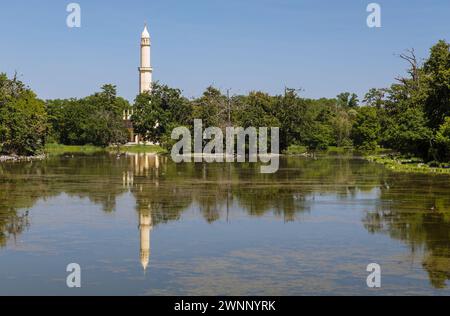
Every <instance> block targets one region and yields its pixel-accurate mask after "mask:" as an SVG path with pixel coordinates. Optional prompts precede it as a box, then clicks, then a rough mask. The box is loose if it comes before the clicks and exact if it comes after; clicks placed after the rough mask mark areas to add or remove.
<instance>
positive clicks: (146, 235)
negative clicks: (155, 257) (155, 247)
mask: <svg viewBox="0 0 450 316" xmlns="http://www.w3.org/2000/svg"><path fill="white" fill-rule="evenodd" d="M152 225H153V224H152V215H151V212H150V211H147V212H145V211H141V212H140V214H139V232H140V237H141V247H140V259H141V265H142V268H143V269H144V271H146V270H147V267H148V263H149V261H150V231H151V230H152Z"/></svg>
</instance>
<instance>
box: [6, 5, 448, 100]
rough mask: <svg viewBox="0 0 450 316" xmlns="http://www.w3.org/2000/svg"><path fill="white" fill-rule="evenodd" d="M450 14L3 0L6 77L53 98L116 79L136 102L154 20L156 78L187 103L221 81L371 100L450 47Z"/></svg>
mask: <svg viewBox="0 0 450 316" xmlns="http://www.w3.org/2000/svg"><path fill="white" fill-rule="evenodd" d="M70 2H78V3H79V4H80V5H81V10H82V27H81V28H73V29H70V28H68V27H67V26H66V17H67V15H68V13H67V12H66V6H67V4H69V3H70ZM370 2H377V3H379V4H380V5H381V8H382V28H379V29H375V28H372V29H370V28H368V27H367V25H366V18H367V15H368V14H369V13H367V12H366V6H367V5H368V4H369V3H370ZM449 16H450V1H447V0H427V1H425V0H422V1H418V0H383V1H381V0H378V1H370V0H367V1H363V0H340V1H335V0H221V1H218V0H190V1H186V0H164V1H162V0H159V1H155V0H128V1H117V0H109V1H107V0H78V1H76V0H75V1H73V0H72V1H65V0H14V1H6V0H2V1H1V4H0V38H1V43H2V44H1V46H0V71H1V72H7V73H8V74H9V75H11V74H12V73H14V71H17V72H18V73H19V75H20V76H21V79H22V80H23V81H25V82H26V83H27V84H28V85H30V86H31V88H33V89H34V90H35V91H36V92H37V93H38V95H39V97H41V98H44V99H46V98H68V97H83V96H86V95H89V94H91V93H93V92H94V91H97V90H99V87H100V86H101V85H102V84H104V83H113V84H116V85H117V87H118V92H119V94H120V95H122V96H124V97H126V98H127V99H129V100H133V99H134V97H135V96H136V92H137V90H138V72H137V67H138V64H139V37H140V33H141V31H142V29H143V24H144V21H147V22H148V23H149V30H150V33H151V36H152V64H153V67H154V78H155V79H156V80H159V81H161V82H163V83H167V84H169V85H170V86H173V87H177V88H180V89H182V90H183V93H184V95H185V96H187V97H194V96H199V95H200V94H201V93H202V91H203V90H204V89H205V88H206V87H207V86H208V85H210V84H214V85H215V86H217V87H219V88H222V89H227V88H230V89H231V91H232V93H246V92H248V91H249V90H263V91H266V92H269V93H272V94H277V93H281V92H282V91H283V89H284V87H285V86H287V87H292V88H302V89H304V92H303V95H304V96H307V97H314V98H319V97H334V96H335V95H336V94H338V93H339V92H342V91H351V92H356V93H357V94H358V95H360V96H363V94H364V93H365V92H366V91H367V90H368V89H369V88H371V87H384V86H388V85H389V84H390V83H392V82H393V78H394V77H395V76H397V75H400V74H402V73H403V72H404V71H405V68H406V65H405V64H404V63H402V61H401V60H400V59H399V58H398V57H396V56H395V54H398V53H401V52H402V51H403V50H404V49H407V48H412V47H414V48H415V49H416V51H417V55H418V56H420V57H425V56H427V54H428V50H429V48H430V46H431V45H433V44H434V43H435V42H437V40H439V39H446V40H447V41H449V40H450V22H449Z"/></svg>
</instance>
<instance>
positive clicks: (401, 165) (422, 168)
mask: <svg viewBox="0 0 450 316" xmlns="http://www.w3.org/2000/svg"><path fill="white" fill-rule="evenodd" d="M363 159H364V160H366V161H369V162H372V163H376V164H380V165H383V166H385V167H386V168H387V169H389V170H392V171H394V172H402V173H421V174H430V175H439V174H444V175H450V164H449V165H448V166H446V167H432V166H429V165H428V164H426V163H424V162H423V161H421V160H419V159H415V158H410V159H405V158H401V157H395V156H394V157H388V156H387V155H372V156H363Z"/></svg>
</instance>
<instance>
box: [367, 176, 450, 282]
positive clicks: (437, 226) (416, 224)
mask: <svg viewBox="0 0 450 316" xmlns="http://www.w3.org/2000/svg"><path fill="white" fill-rule="evenodd" d="M388 183H389V184H390V188H389V189H384V190H382V193H381V197H380V198H381V204H380V206H379V207H378V209H377V210H375V211H373V212H368V213H367V214H366V217H365V219H364V223H365V227H366V228H367V229H368V231H369V232H372V233H386V234H389V236H390V237H391V238H395V239H399V240H402V241H404V242H406V243H407V244H408V245H409V247H410V249H411V253H412V254H413V255H414V254H415V253H417V252H419V251H423V256H424V258H423V261H422V265H423V267H424V269H425V270H426V271H427V272H428V274H429V278H430V281H431V283H432V285H433V286H434V287H435V288H444V287H445V286H446V285H445V283H446V281H447V280H450V195H449V194H448V192H450V184H449V181H448V177H446V176H444V177H438V176H436V177H430V176H425V175H410V174H395V175H392V176H391V177H390V178H389V179H388Z"/></svg>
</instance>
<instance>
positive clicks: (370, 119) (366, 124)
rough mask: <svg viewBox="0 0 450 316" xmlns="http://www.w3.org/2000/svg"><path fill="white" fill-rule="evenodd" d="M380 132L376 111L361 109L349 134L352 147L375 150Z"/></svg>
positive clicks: (368, 108) (366, 107) (370, 108)
mask: <svg viewBox="0 0 450 316" xmlns="http://www.w3.org/2000/svg"><path fill="white" fill-rule="evenodd" d="M380 130H381V126H380V123H379V121H378V117H377V111H376V109H375V108H373V107H368V106H363V107H361V108H360V109H359V110H358V114H357V117H356V122H355V124H354V126H353V130H352V133H351V137H352V139H353V143H354V145H355V146H356V147H357V148H360V149H364V150H373V149H375V148H376V147H377V145H378V140H379V135H380Z"/></svg>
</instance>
